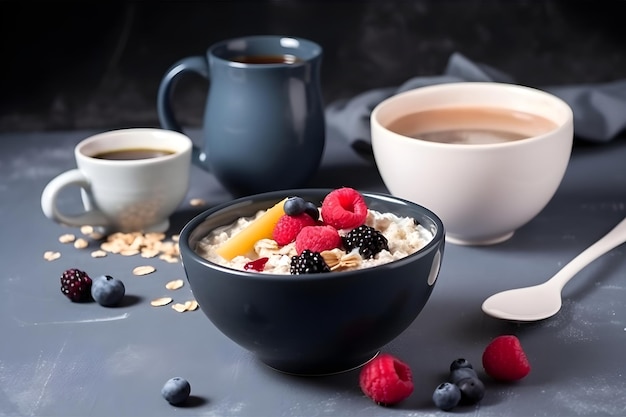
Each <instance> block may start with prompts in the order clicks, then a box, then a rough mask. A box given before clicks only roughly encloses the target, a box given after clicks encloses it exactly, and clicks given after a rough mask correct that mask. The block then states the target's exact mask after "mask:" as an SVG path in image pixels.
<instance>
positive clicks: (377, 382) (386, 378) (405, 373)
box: [359, 353, 413, 405]
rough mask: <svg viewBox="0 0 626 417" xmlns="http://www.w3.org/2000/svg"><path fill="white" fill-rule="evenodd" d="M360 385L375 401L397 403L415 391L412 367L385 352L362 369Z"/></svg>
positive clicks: (385, 403)
mask: <svg viewBox="0 0 626 417" xmlns="http://www.w3.org/2000/svg"><path fill="white" fill-rule="evenodd" d="M359 385H360V386H361V390H362V391H363V393H364V394H365V395H367V396H368V397H369V398H371V399H372V400H373V401H374V402H375V403H377V404H381V405H392V404H396V403H398V402H400V401H402V400H404V399H405V398H407V397H408V396H409V395H411V393H412V392H413V377H412V375H411V368H409V366H408V365H407V364H405V363H404V362H402V361H400V360H399V359H397V358H395V357H393V356H392V355H389V354H386V353H383V354H380V355H378V356H377V357H375V358H374V359H372V360H371V361H370V362H368V363H367V364H366V365H365V366H364V367H363V369H361V373H360V375H359Z"/></svg>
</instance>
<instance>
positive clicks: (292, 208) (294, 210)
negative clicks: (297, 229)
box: [283, 197, 306, 216]
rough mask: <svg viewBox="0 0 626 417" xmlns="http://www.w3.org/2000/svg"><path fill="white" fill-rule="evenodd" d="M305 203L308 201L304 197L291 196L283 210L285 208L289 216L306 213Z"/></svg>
mask: <svg viewBox="0 0 626 417" xmlns="http://www.w3.org/2000/svg"><path fill="white" fill-rule="evenodd" d="M305 204H306V202H305V201H304V199H303V198H302V197H289V198H288V199H287V201H285V205H284V206H283V210H285V214H286V215H288V216H297V215H298V214H302V213H304V210H305Z"/></svg>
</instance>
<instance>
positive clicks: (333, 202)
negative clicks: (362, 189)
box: [321, 187, 367, 229]
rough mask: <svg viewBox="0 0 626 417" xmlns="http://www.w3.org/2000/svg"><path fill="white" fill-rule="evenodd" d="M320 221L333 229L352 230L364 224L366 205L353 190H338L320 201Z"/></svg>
mask: <svg viewBox="0 0 626 417" xmlns="http://www.w3.org/2000/svg"><path fill="white" fill-rule="evenodd" d="M321 211H322V219H324V223H326V224H329V225H331V226H333V227H334V228H335V229H353V228H355V227H358V226H360V225H362V224H363V223H365V219H366V218H367V205H366V204H365V200H364V199H363V196H362V195H361V194H360V193H359V192H358V191H356V190H355V189H353V188H348V187H344V188H338V189H336V190H333V191H331V192H330V193H328V195H327V196H326V197H325V198H324V201H322V210H321Z"/></svg>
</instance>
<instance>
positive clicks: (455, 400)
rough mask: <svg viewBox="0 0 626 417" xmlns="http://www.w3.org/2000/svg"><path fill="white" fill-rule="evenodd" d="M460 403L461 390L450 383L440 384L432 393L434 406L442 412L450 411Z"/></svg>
mask: <svg viewBox="0 0 626 417" xmlns="http://www.w3.org/2000/svg"><path fill="white" fill-rule="evenodd" d="M460 401H461V390H460V389H459V387H457V386H456V385H454V384H453V383H451V382H442V383H441V384H439V385H437V388H435V391H434V392H433V402H434V403H435V406H437V408H439V409H440V410H443V411H450V410H452V409H453V408H454V407H456V406H457V405H458V404H459V402H460Z"/></svg>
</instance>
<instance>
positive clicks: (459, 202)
mask: <svg viewBox="0 0 626 417" xmlns="http://www.w3.org/2000/svg"><path fill="white" fill-rule="evenodd" d="M474 106H476V107H492V108H494V107H495V108H499V109H509V110H515V111H520V112H526V113H531V114H534V115H539V116H542V117H544V118H547V119H549V120H550V121H552V122H553V123H554V124H555V125H556V127H555V128H554V129H552V130H550V131H547V132H545V133H543V134H540V135H537V136H534V137H529V138H526V139H521V140H516V141H510V142H505V143H494V144H458V143H438V142H431V141H426V140H421V139H414V138H412V137H409V136H404V135H402V134H398V133H395V132H393V131H390V130H389V129H388V128H387V127H388V126H389V124H390V123H391V122H393V121H394V120H396V119H398V118H399V117H402V116H405V115H407V114H410V113H415V112H419V111H423V110H430V109H438V108H450V107H474ZM371 132H372V147H373V151H374V157H375V160H376V165H377V167H378V170H379V172H380V175H381V177H382V179H383V181H384V183H385V186H386V187H387V188H388V189H389V192H390V193H391V194H393V195H395V196H398V197H401V198H404V199H407V200H410V201H414V202H416V203H418V204H420V205H423V206H425V207H427V208H429V209H431V210H432V211H434V212H435V213H436V214H437V215H438V216H439V217H441V219H442V220H443V223H444V227H445V229H446V240H447V241H449V242H451V243H457V244H466V245H489V244H495V243H499V242H503V241H505V240H507V239H509V238H510V237H511V236H512V235H513V233H514V232H515V230H517V229H518V228H520V227H521V226H523V225H524V224H526V223H527V222H529V221H530V220H531V219H533V218H534V217H535V216H536V215H537V214H538V213H539V212H540V211H541V210H543V208H544V207H545V206H546V205H547V204H548V202H549V201H550V200H551V199H552V197H553V196H554V194H555V192H556V190H557V188H558V187H559V185H560V183H561V180H562V179H563V176H564V175H565V171H566V169H567V165H568V163H569V158H570V154H571V149H572V143H573V114H572V110H571V108H570V107H569V106H568V105H567V104H566V103H565V102H564V101H562V100H561V99H559V98H557V97H555V96H553V95H551V94H548V93H546V92H543V91H540V90H536V89H532V88H528V87H523V86H518V85H511V84H501V83H473V82H472V83H451V84H440V85H435V86H428V87H421V88H417V89H414V90H411V91H407V92H404V93H401V94H398V95H395V96H392V97H390V98H388V99H386V100H384V101H383V102H381V103H380V104H378V106H376V108H375V109H374V110H373V112H372V114H371Z"/></svg>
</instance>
